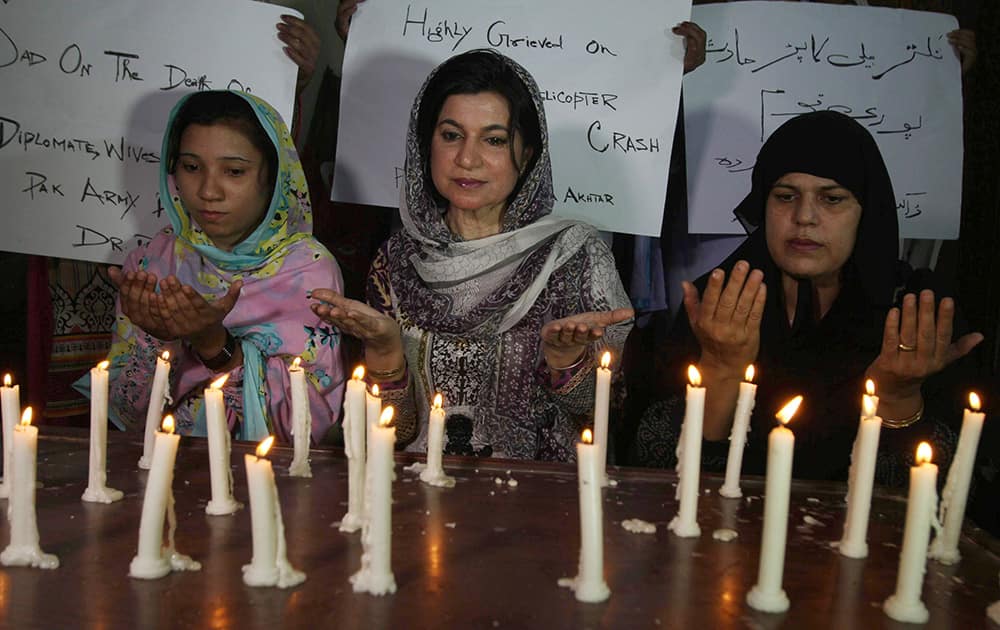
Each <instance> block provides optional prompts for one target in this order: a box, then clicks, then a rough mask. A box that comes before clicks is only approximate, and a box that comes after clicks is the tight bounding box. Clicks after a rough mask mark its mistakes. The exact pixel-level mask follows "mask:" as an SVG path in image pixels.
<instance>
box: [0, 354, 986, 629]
mask: <svg viewBox="0 0 1000 630" xmlns="http://www.w3.org/2000/svg"><path fill="white" fill-rule="evenodd" d="M168 360H169V354H168V353H166V352H165V353H164V354H163V356H161V357H160V359H158V361H157V369H156V372H155V374H154V380H153V386H152V392H151V399H150V407H149V413H148V415H147V427H146V435H145V439H144V449H143V456H142V458H141V459H140V461H139V466H140V467H143V468H154V462H156V461H157V460H159V461H161V462H163V463H161V464H160V465H159V466H156V470H155V471H151V474H150V480H149V481H148V482H147V497H146V499H144V507H143V523H141V524H140V550H139V551H140V553H139V555H138V556H137V557H136V560H140V558H146V559H147V560H148V559H149V558H154V559H159V560H158V561H156V562H154V564H155V565H156V569H155V570H152V571H142V570H138V571H136V570H135V569H136V567H135V566H133V573H159V574H161V575H162V574H163V573H162V572H164V563H165V562H166V560H164V555H163V553H162V549H160V546H159V543H160V541H161V540H162V522H163V513H164V510H165V508H166V505H165V503H166V500H165V497H167V495H168V494H169V492H170V490H169V486H170V483H171V481H172V470H173V461H174V458H175V457H176V450H177V449H176V441H177V436H173V435H172V427H171V428H169V429H167V428H166V425H165V428H164V431H163V432H158V431H156V428H157V425H158V422H157V419H158V418H159V416H160V413H161V411H162V406H163V404H164V401H165V400H166V399H167V387H166V383H167V376H168V373H169V361H168ZM610 363H611V356H610V353H607V352H606V353H604V355H603V356H602V358H601V362H600V366H599V367H597V369H596V387H595V410H594V431H593V433H591V432H590V431H589V430H587V431H586V432H585V434H584V439H583V441H582V442H581V443H579V444H578V445H577V460H578V476H579V494H580V519H581V551H580V566H579V574H578V576H577V577H576V578H574V579H572V580H566V581H564V582H563V583H564V585H567V586H571V587H572V588H574V590H575V592H576V595H577V598H578V599H581V600H584V601H601V600H603V599H605V598H607V597H608V595H609V594H610V591H609V590H608V588H607V585H606V584H605V583H604V578H603V559H602V557H603V552H602V546H603V545H602V538H603V536H602V533H601V532H602V528H601V524H602V516H601V499H600V487H601V486H606V485H608V483H609V481H608V478H607V474H606V470H605V463H606V453H607V450H606V449H607V431H608V401H609V399H610V385H611V370H610ZM289 377H290V382H291V391H292V417H293V427H294V428H293V431H292V434H293V437H294V445H295V456H294V458H293V462H292V465H291V466H290V470H289V472H290V474H291V475H294V476H310V475H311V472H310V471H309V468H308V448H309V434H310V428H311V418H310V417H309V405H308V398H307V394H306V387H305V375H304V370H303V369H302V368H301V366H300V363H299V361H298V359H296V360H295V361H294V362H293V363H292V365H291V366H290V367H289ZM753 377H754V372H753V366H750V367H748V369H747V374H746V380H745V381H744V382H743V383H741V384H740V391H739V396H738V401H737V406H736V412H735V417H734V421H733V429H732V434H731V436H730V449H729V458H728V461H727V466H726V476H725V481H724V483H723V485H722V487H721V488H720V490H719V492H720V494H722V495H723V496H726V497H740V496H741V495H742V493H741V491H740V488H739V476H740V468H741V463H742V454H743V449H744V447H745V443H746V435H747V432H748V430H749V421H750V415H751V413H752V411H753V407H754V399H755V396H756V385H755V384H754V383H753V382H752V381H753ZM91 378H92V403H91V412H92V416H91V417H92V423H91V452H90V474H89V478H88V487H87V490H86V491H85V492H84V496H83V499H84V500H88V501H101V502H111V501H115V500H118V499H119V498H121V492H120V491H117V490H113V489H111V488H107V487H106V486H105V476H106V469H105V465H106V461H105V452H104V451H105V442H106V432H107V364H106V362H105V363H102V364H100V365H98V366H97V367H96V368H94V369H93V370H92V371H91ZM363 378H364V369H363V368H358V369H357V370H355V373H354V375H353V376H352V378H351V379H350V380H349V381H348V384H347V388H346V393H345V402H344V411H345V414H344V437H345V453H346V455H347V457H348V461H349V464H348V466H349V490H348V495H349V496H348V511H347V514H345V516H344V518H343V519H342V521H341V524H340V527H341V530H343V531H356V530H357V529H359V528H361V529H363V533H362V540H363V543H364V547H365V554H364V556H363V561H362V570H361V571H359V573H358V574H356V575H355V576H354V577H352V582H353V583H354V584H355V588H356V590H367V591H370V592H373V593H377V594H382V593H385V592H392V591H394V590H395V582H394V579H393V577H392V572H391V555H390V548H391V541H390V532H391V486H392V479H393V472H392V471H393V466H392V451H393V445H394V443H395V429H394V427H393V426H392V425H391V417H392V409H391V407H387V408H386V409H385V410H383V409H382V404H381V400H380V398H379V396H378V386H377V385H373V386H372V389H371V391H368V390H367V388H366V387H365V383H364V380H363ZM689 379H690V381H691V384H690V385H689V386H688V390H687V396H686V411H685V417H684V422H683V427H682V431H681V438H680V443H679V445H678V464H677V470H678V477H679V479H678V485H677V499H678V500H679V503H680V505H679V510H678V514H677V516H676V517H675V518H674V519H673V520H672V521H671V523H670V529H671V530H672V531H674V533H675V534H676V535H678V536H682V537H691V536H698V535H700V528H699V526H698V523H697V518H696V515H697V501H698V494H699V492H698V490H699V477H700V447H701V439H702V423H703V414H704V402H705V394H706V391H705V388H703V387H701V386H700V375H699V374H698V371H697V369H696V368H695V367H694V366H691V367H690V368H689ZM224 382H225V376H223V377H222V378H220V379H219V380H217V381H216V382H214V383H212V385H211V386H210V387H209V388H207V389H206V390H205V406H206V417H207V426H208V437H209V452H210V456H209V457H210V469H211V476H212V484H211V485H212V500H211V501H209V503H208V505H207V506H206V511H207V512H208V513H209V514H230V513H233V512H235V511H236V510H237V509H239V507H240V504H239V503H238V502H236V501H235V499H234V498H233V497H232V476H231V472H230V471H229V467H228V461H229V453H230V444H229V431H228V428H227V426H226V423H225V405H224V402H223V399H222V386H223V384H224ZM866 389H867V393H866V394H864V395H863V397H862V415H861V422H860V425H859V430H858V434H857V438H856V441H855V444H854V448H853V451H852V461H851V472H850V478H849V483H848V496H847V500H848V507H847V516H846V520H845V525H844V536H843V539H842V540H841V541H840V543H839V545H838V548H839V550H840V553H842V554H843V555H845V556H848V557H854V558H863V557H865V556H867V543H866V535H867V524H868V514H869V510H870V504H871V494H872V485H873V482H874V468H875V457H876V453H877V450H878V438H879V433H880V429H881V419H880V418H879V417H878V416H877V415H876V412H877V405H878V398H877V397H876V396H875V395H874V384H873V383H872V382H871V381H868V383H866ZM0 395H2V410H3V427H4V434H5V439H4V445H5V450H6V449H10V448H11V446H12V444H13V442H14V441H16V439H17V438H13V439H7V436H8V435H10V432H9V431H10V429H11V428H12V427H13V422H14V421H13V418H15V417H16V416H17V413H18V412H19V401H18V393H17V387H16V386H13V387H11V385H10V379H9V376H8V377H6V378H5V383H4V386H3V387H2V388H0ZM801 402H802V399H801V397H797V398H796V399H793V400H792V401H791V402H789V403H788V404H787V405H785V407H783V408H782V410H781V411H779V413H778V414H777V417H778V419H779V420H780V421H781V424H779V426H777V427H776V428H775V429H773V430H772V431H771V433H770V435H769V438H768V458H767V461H768V463H767V477H766V489H765V513H764V524H763V535H762V543H761V561H760V567H759V575H758V583H757V585H755V587H754V588H753V589H752V590H751V591H750V593H749V595H748V602H749V603H750V605H751V606H753V607H754V608H758V609H761V610H765V611H773V612H780V611H782V610H785V609H787V607H788V600H787V597H786V596H785V593H784V591H783V590H782V588H781V581H782V573H783V564H784V547H785V538H786V534H787V517H788V502H789V492H790V485H791V470H792V453H793V451H794V441H795V438H794V434H793V433H792V432H791V431H790V430H789V429H788V428H787V427H785V426H784V425H785V424H786V423H787V422H788V421H789V420H790V419H791V418H792V416H793V415H794V413H795V411H796V410H797V408H798V406H799V404H800V403H801ZM978 408H979V400H978V396H976V395H975V394H971V395H970V409H967V410H966V411H965V416H964V418H963V423H962V431H961V435H960V438H959V445H958V449H957V452H956V456H955V460H954V462H953V464H952V467H951V470H950V471H949V476H948V480H947V482H946V485H945V489H944V497H943V501H942V505H941V521H943V528H942V530H941V533H940V534H939V535H938V536H937V537H936V538H935V540H934V545H933V546H932V547H931V549H930V551H931V555H932V557H934V558H936V559H938V560H939V561H941V562H944V563H953V562H956V561H957V560H958V559H959V554H958V537H959V533H960V529H961V523H962V519H963V516H964V511H965V503H966V499H967V495H968V489H969V484H970V479H971V475H972V468H973V463H974V458H975V452H976V449H977V447H978V441H979V435H980V433H981V430H982V423H983V418H984V414H982V413H980V412H979V411H978ZM27 413H28V415H29V417H30V412H27ZM444 417H445V413H444V410H443V407H442V400H441V397H440V394H439V395H437V396H436V397H435V400H434V402H433V405H432V407H431V411H430V414H429V425H428V451H427V453H428V455H427V465H426V467H425V468H424V470H423V471H422V472H421V479H422V480H424V481H425V482H427V483H430V484H433V485H443V486H451V485H454V479H452V478H450V477H448V476H447V475H445V474H444V471H443V468H442V466H441V450H442V445H443V431H444ZM151 427H152V428H151ZM28 429H33V428H32V427H28ZM28 429H20V428H19V430H21V431H22V432H23V433H25V434H26V435H27V434H30V431H29V430H28ZM33 435H34V436H35V437H34V439H33V440H30V439H29V440H26V441H31V442H32V447H31V449H32V451H33V449H34V448H35V447H34V441H35V440H37V437H36V436H37V429H34V434H33ZM161 442H163V443H164V444H170V443H171V442H173V443H174V446H173V448H171V447H169V446H163V447H160V446H159V444H160V443H161ZM267 446H269V443H268V445H267ZM267 446H264V445H263V444H262V446H261V447H260V448H259V449H258V453H257V457H254V456H251V455H247V456H246V461H245V463H246V468H247V477H248V484H249V485H250V496H251V518H252V520H253V523H254V528H253V529H254V541H255V542H254V558H255V560H254V563H252V564H251V565H248V570H247V571H245V579H247V581H248V583H250V582H254V583H259V584H277V583H279V582H281V584H279V585H287V584H288V583H290V582H294V583H298V582H300V581H301V579H298V580H297V581H295V579H294V578H293V579H291V580H289V579H287V576H288V575H292V576H295V575H296V574H297V572H294V570H291V569H290V567H288V566H287V561H286V560H285V559H284V553H283V546H284V535H283V532H280V531H279V530H281V529H282V526H281V518H280V504H279V502H278V500H277V494H276V488H275V486H274V475H273V471H272V470H271V467H270V462H269V461H267V460H266V459H263V456H264V454H265V453H266V451H267ZM158 450H160V451H163V452H164V453H165V454H164V455H162V456H160V457H157V456H156V453H157V451H158ZM929 451H930V448H929V446H928V445H926V444H921V447H920V449H919V450H918V456H917V462H918V463H917V466H915V467H914V468H913V469H912V470H911V484H910V498H909V502H908V510H907V519H906V521H907V522H906V528H905V533H904V544H903V550H902V553H901V556H900V571H899V577H898V584H897V591H896V593H895V594H894V595H893V597H891V598H890V599H889V600H887V602H886V605H885V609H886V612H887V613H888V614H890V616H893V617H894V618H896V619H900V620H914V621H919V619H920V618H926V615H927V611H926V608H925V607H923V604H922V603H921V602H920V590H921V588H920V587H921V584H922V577H923V573H924V570H925V566H924V565H925V562H926V556H927V552H928V549H927V547H928V540H929V533H930V525H931V521H932V520H933V518H934V512H935V511H936V507H935V504H936V503H937V495H936V477H937V467H936V466H935V465H933V464H931V463H930V454H929ZM11 455H12V454H11V452H10V451H9V450H6V452H5V457H4V478H3V484H2V485H0V496H8V495H9V494H13V491H12V489H11V486H12V484H11V483H10V482H9V480H10V479H11V478H12V477H13V478H17V475H16V474H12V471H11V468H10V466H11V464H12V463H13V462H14V461H15V460H16V457H12V456H11ZM32 459H33V458H32ZM31 468H32V475H31V476H32V484H31V490H30V492H31V495H32V496H31V504H32V506H31V508H32V509H31V513H32V515H33V511H34V510H33V504H34V497H33V493H34V485H33V470H34V466H33V465H32V466H31ZM161 468H162V469H163V470H167V469H169V475H167V474H165V473H164V472H163V470H160V469H161ZM154 478H155V480H156V483H155V484H154V483H153V481H154ZM150 486H155V487H157V488H162V491H161V492H157V493H151V492H150V490H149V488H150ZM255 497H256V499H255ZM171 498H172V497H171ZM147 503H149V504H151V505H153V506H154V507H151V508H150V514H151V516H150V517H149V518H148V519H147V517H146V513H147V508H146V504H147ZM161 504H163V508H161V507H160V505H161ZM12 507H13V506H12ZM12 513H13V510H12ZM157 514H159V517H158V518H157V517H156V515H157ZM30 520H32V521H33V519H30ZM147 520H148V521H150V522H154V521H156V522H157V523H158V524H157V525H156V526H153V525H150V526H149V527H147V528H145V529H146V530H150V531H151V532H152V533H151V534H150V535H147V536H143V529H144V527H143V524H144V523H145V522H146V521H147ZM258 533H259V535H258ZM279 534H280V535H279ZM144 538H145V539H150V540H153V541H154V542H153V543H148V544H146V545H144V544H143V540H144ZM34 539H35V541H36V544H35V545H34V549H36V550H37V529H36V530H35V533H34ZM258 539H259V540H260V541H262V542H261V543H260V544H258ZM279 539H280V540H279ZM265 541H266V542H265ZM12 545H13V541H12ZM258 546H260V547H261V549H260V550H258ZM278 547H282V549H281V550H279V549H278ZM144 549H146V550H147V553H145V554H144V553H143V551H144ZM272 549H273V551H272ZM169 551H170V553H171V554H173V556H175V557H181V558H183V556H179V554H176V553H175V552H174V550H173V545H172V541H171V544H170V545H169ZM258 551H259V553H258ZM40 553H41V552H40V550H37V553H36V555H38V554H40ZM28 555H31V554H28ZM42 555H45V554H42ZM258 557H261V558H268V560H266V561H261V562H257V558H258ZM270 558H274V560H273V561H271V560H270ZM0 560H2V558H0ZM56 562H58V561H57V560H56ZM31 563H32V564H34V565H35V566H42V564H49V565H51V564H52V561H51V560H48V561H47V562H45V563H42V562H40V561H37V559H36V560H35V561H34V562H31ZM133 564H134V565H135V564H136V563H135V562H134V563H133ZM142 564H143V563H142V562H140V563H139V565H142ZM147 564H148V563H147ZM174 564H175V565H176V564H177V562H176V560H175V562H174ZM180 564H181V565H182V566H181V567H179V568H191V564H189V565H187V566H183V565H184V563H183V562H181V563H180ZM193 564H197V563H193ZM282 564H284V565H285V567H284V569H285V570H284V571H283V572H282V571H281V570H279V569H281V567H282ZM261 566H264V567H266V569H265V570H254V568H255V567H256V568H257V569H259V568H260V567H261ZM140 568H141V567H140ZM174 568H178V567H177V566H174ZM169 570H170V566H169V564H167V566H166V568H165V571H166V572H168V571H169ZM262 574H263V575H266V577H263V578H262V577H260V575H262ZM278 574H282V575H284V576H285V577H283V578H281V579H279V578H278ZM299 575H300V574H299ZM158 576H159V575H156V576H155V577H158ZM302 579H304V576H302Z"/></svg>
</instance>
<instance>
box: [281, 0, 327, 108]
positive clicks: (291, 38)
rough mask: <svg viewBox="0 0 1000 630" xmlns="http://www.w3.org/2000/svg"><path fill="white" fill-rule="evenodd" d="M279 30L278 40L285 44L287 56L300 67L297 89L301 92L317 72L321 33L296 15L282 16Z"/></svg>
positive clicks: (296, 83)
mask: <svg viewBox="0 0 1000 630" xmlns="http://www.w3.org/2000/svg"><path fill="white" fill-rule="evenodd" d="M277 29H278V39H280V40H281V41H282V42H283V43H284V44H285V47H284V51H285V55H287V56H288V58H289V59H291V60H292V61H294V62H295V65H297V66H298V67H299V76H298V79H297V81H296V82H295V89H296V91H297V92H301V91H302V90H303V89H304V88H305V86H306V85H307V84H308V83H309V79H311V78H312V75H313V73H314V72H315V71H316V61H317V60H318V59H319V51H320V48H321V47H322V42H321V41H320V37H319V33H317V32H316V29H314V28H313V27H311V26H309V24H308V23H307V22H306V21H305V20H303V19H301V18H297V17H295V16H294V15H282V16H281V21H280V22H278V24H277Z"/></svg>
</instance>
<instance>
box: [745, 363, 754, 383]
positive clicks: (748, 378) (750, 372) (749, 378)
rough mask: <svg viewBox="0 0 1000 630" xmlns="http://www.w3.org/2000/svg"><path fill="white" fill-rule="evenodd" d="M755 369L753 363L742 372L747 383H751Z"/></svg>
mask: <svg viewBox="0 0 1000 630" xmlns="http://www.w3.org/2000/svg"><path fill="white" fill-rule="evenodd" d="M756 373H757V371H756V370H755V369H754V367H753V363H751V364H750V365H748V366H747V371H746V372H745V373H744V374H743V377H744V380H745V381H746V382H747V383H753V377H754V375H755V374H756Z"/></svg>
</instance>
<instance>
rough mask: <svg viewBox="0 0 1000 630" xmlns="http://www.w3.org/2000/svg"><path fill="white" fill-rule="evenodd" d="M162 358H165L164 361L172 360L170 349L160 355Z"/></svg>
mask: <svg viewBox="0 0 1000 630" xmlns="http://www.w3.org/2000/svg"><path fill="white" fill-rule="evenodd" d="M160 358H161V359H163V360H164V361H169V360H170V351H169V350H164V351H163V354H161V355H160Z"/></svg>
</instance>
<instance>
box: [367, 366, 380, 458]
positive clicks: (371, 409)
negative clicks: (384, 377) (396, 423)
mask: <svg viewBox="0 0 1000 630" xmlns="http://www.w3.org/2000/svg"><path fill="white" fill-rule="evenodd" d="M381 417H382V398H381V397H380V396H379V389H378V384H377V383H372V389H371V391H370V392H365V457H368V450H369V449H370V448H371V442H372V429H374V428H375V427H377V426H378V422H379V418H381Z"/></svg>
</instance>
